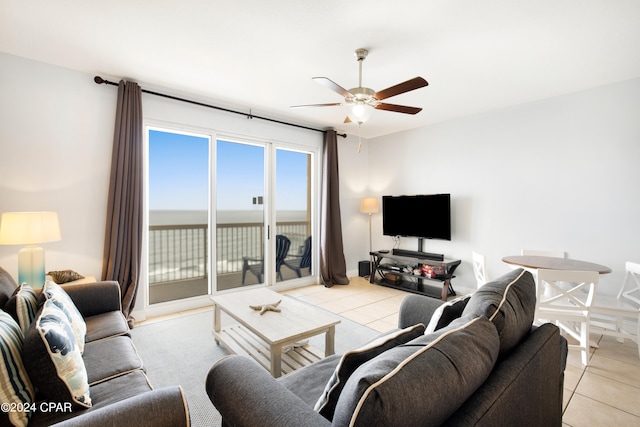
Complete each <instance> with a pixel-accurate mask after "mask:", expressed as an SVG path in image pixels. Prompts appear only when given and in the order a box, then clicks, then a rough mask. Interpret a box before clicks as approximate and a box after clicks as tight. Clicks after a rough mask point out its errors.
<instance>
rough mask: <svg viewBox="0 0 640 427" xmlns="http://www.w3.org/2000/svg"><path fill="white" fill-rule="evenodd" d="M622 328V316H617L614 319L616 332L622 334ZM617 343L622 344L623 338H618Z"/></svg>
mask: <svg viewBox="0 0 640 427" xmlns="http://www.w3.org/2000/svg"><path fill="white" fill-rule="evenodd" d="M623 328H624V318H623V317H622V316H617V317H616V332H618V333H622V332H623ZM617 341H618V342H624V338H623V337H618V339H617Z"/></svg>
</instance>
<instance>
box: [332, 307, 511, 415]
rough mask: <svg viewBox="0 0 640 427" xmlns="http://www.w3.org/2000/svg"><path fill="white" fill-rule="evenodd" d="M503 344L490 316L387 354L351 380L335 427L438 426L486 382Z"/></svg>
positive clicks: (468, 320)
mask: <svg viewBox="0 0 640 427" xmlns="http://www.w3.org/2000/svg"><path fill="white" fill-rule="evenodd" d="M499 347H500V343H499V337H498V333H497V331H496V328H495V326H494V325H493V324H492V323H491V322H490V321H489V320H488V319H487V318H486V317H476V318H472V317H471V316H467V317H464V318H460V319H457V320H455V321H453V322H452V323H451V324H450V325H449V326H448V327H446V328H443V329H441V330H440V331H438V332H435V333H432V334H428V335H423V336H421V337H419V338H416V339H415V340H413V341H411V342H409V343H407V344H404V345H400V346H398V347H395V348H392V349H390V350H387V351H385V352H384V353H382V354H381V355H379V356H377V357H376V358H374V359H372V360H370V361H369V362H367V363H364V364H363V365H361V366H360V367H359V368H358V369H357V370H356V371H355V372H354V373H353V374H352V375H351V378H349V381H347V384H346V385H345V387H344V389H343V390H342V393H341V394H340V400H339V401H338V404H337V406H336V411H335V414H334V418H333V422H332V424H333V425H336V426H347V425H349V426H372V425H406V426H413V425H426V424H425V420H428V425H434V426H435V425H440V424H441V423H442V422H444V421H445V420H446V419H447V418H448V417H449V416H450V415H451V414H453V413H454V412H455V411H456V409H457V408H458V407H459V406H460V405H461V404H462V403H463V402H464V401H465V400H467V398H468V397H469V396H471V394H473V392H474V391H475V390H476V389H477V388H478V387H479V386H480V385H481V384H482V383H483V382H484V381H485V380H486V379H487V377H488V376H489V374H490V373H491V370H492V368H493V366H494V364H495V362H496V360H497V357H498V351H499Z"/></svg>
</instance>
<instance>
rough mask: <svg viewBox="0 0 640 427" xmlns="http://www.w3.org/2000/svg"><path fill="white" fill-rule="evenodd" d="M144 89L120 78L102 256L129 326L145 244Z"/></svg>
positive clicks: (105, 272)
mask: <svg viewBox="0 0 640 427" xmlns="http://www.w3.org/2000/svg"><path fill="white" fill-rule="evenodd" d="M141 94H142V91H141V89H140V86H138V84H137V83H133V82H125V81H122V80H121V81H120V84H119V86H118V104H117V109H116V121H115V131H114V135H113V152H112V155H111V180H110V182H109V199H108V202H107V203H108V204H107V223H106V230H105V238H104V256H103V260H102V280H116V281H118V283H120V289H121V295H122V312H123V314H124V316H125V317H126V318H127V322H128V323H129V326H130V327H133V321H134V319H133V318H132V317H131V312H132V311H133V307H134V305H135V302H136V294H137V292H138V280H139V277H140V257H141V246H142V96H141Z"/></svg>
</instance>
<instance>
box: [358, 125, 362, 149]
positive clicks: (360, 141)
mask: <svg viewBox="0 0 640 427" xmlns="http://www.w3.org/2000/svg"><path fill="white" fill-rule="evenodd" d="M361 125H362V122H358V154H360V149H361V148H362V136H360V127H361Z"/></svg>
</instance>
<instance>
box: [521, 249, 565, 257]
mask: <svg viewBox="0 0 640 427" xmlns="http://www.w3.org/2000/svg"><path fill="white" fill-rule="evenodd" d="M520 255H533V256H551V257H554V258H564V257H565V256H566V254H565V253H564V251H539V250H536V249H522V250H521V251H520Z"/></svg>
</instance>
